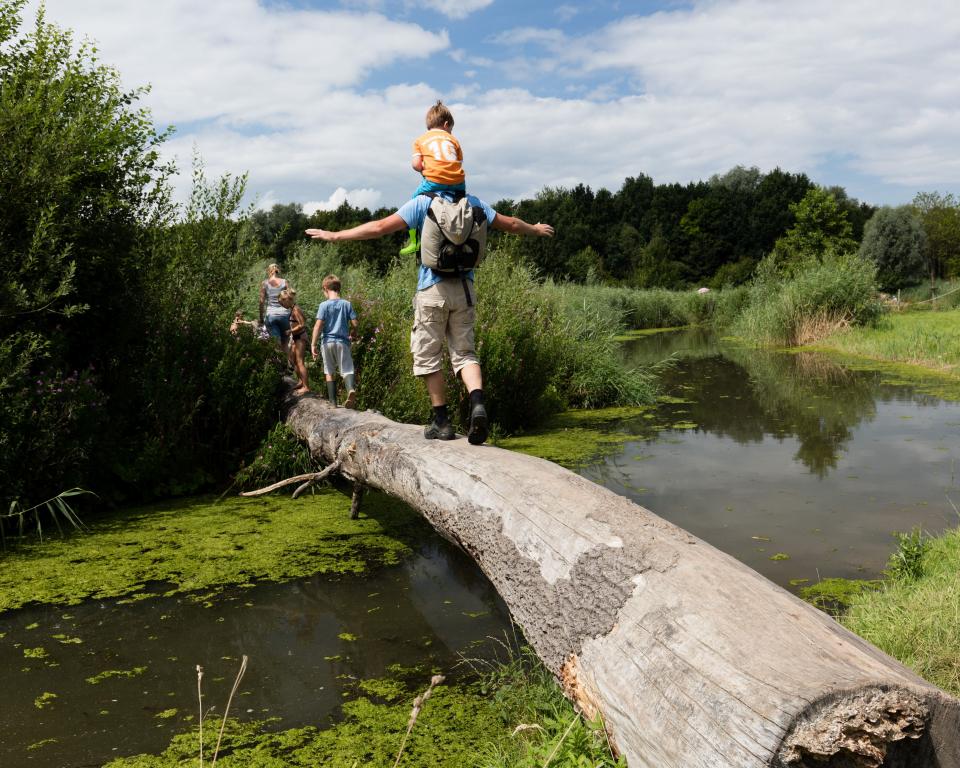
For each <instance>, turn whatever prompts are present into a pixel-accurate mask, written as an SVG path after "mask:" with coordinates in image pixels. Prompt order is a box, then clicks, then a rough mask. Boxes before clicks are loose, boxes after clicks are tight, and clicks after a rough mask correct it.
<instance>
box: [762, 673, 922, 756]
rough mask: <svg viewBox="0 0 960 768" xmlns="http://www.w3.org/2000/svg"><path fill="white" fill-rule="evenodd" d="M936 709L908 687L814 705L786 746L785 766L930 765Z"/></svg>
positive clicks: (850, 695) (859, 693) (867, 691)
mask: <svg viewBox="0 0 960 768" xmlns="http://www.w3.org/2000/svg"><path fill="white" fill-rule="evenodd" d="M929 720H930V708H929V706H928V705H927V703H926V702H925V701H924V700H923V699H922V698H921V697H920V696H918V695H916V694H915V693H912V692H910V691H907V690H903V689H890V690H883V689H879V688H868V689H864V690H860V691H855V692H852V693H848V694H844V695H841V696H839V697H835V698H831V699H830V700H828V701H827V702H822V703H818V704H816V705H814V706H813V707H812V708H811V709H810V710H808V711H807V713H806V714H805V715H804V716H803V717H801V718H800V719H799V720H798V722H797V724H796V725H795V726H794V728H793V729H792V730H791V732H790V734H789V735H788V736H787V738H786V739H784V742H783V745H782V746H781V748H780V753H779V761H778V764H779V765H781V766H784V767H785V768H813V766H816V767H817V768H881V766H883V767H885V768H886V767H889V766H900V765H926V764H927V763H926V762H924V761H923V756H924V755H925V754H926V753H927V752H928V750H929V748H930V747H929V739H928V738H925V737H926V736H928V723H929Z"/></svg>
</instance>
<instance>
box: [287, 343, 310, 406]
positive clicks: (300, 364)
mask: <svg viewBox="0 0 960 768" xmlns="http://www.w3.org/2000/svg"><path fill="white" fill-rule="evenodd" d="M290 346H292V347H294V352H293V354H294V360H295V364H296V365H295V367H296V369H297V378H298V379H300V386H299V387H297V389H296V390H294V394H296V395H302V394H304V393H305V392H309V391H310V385H309V383H308V379H307V365H306V363H305V362H304V357H305V356H306V352H307V342H306V340H304V339H301V340H300V341H298V342H296V343H292V342H291V345H290Z"/></svg>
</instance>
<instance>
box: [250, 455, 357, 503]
mask: <svg viewBox="0 0 960 768" xmlns="http://www.w3.org/2000/svg"><path fill="white" fill-rule="evenodd" d="M340 464H341V462H340V460H339V459H337V460H336V461H335V462H333V464H331V465H330V466H328V467H325V468H324V469H322V470H321V471H320V472H308V473H306V474H304V475H297V476H296V477H288V478H287V479H286V480H281V481H280V482H278V483H274V484H273V485H268V486H267V487H266V488H260V489H258V490H256V491H244V492H243V493H241V494H240V495H241V496H263V495H264V494H265V493H270V492H271V491H275V490H277V489H278V488H285V487H286V486H288V485H293V484H294V483H303V481H304V480H306V481H307V482H306V483H304V484H303V485H302V486H300V487H299V488H297V490H296V491H295V492H294V494H293V496H294V498H296V497H297V494H299V493H301V492H302V491H303V490H304V489H305V488H306V487H307V486H309V485H311V484H313V483H317V482H319V481H320V480H323V479H324V478H325V477H327V476H328V475H332V474H333V473H334V472H336V471H337V470H338V469H340Z"/></svg>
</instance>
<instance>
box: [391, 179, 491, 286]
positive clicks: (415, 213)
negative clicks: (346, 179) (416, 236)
mask: <svg viewBox="0 0 960 768" xmlns="http://www.w3.org/2000/svg"><path fill="white" fill-rule="evenodd" d="M444 197H446V198H447V199H448V200H452V199H453V195H444ZM467 200H469V201H470V205H472V206H480V208H482V209H483V213H484V215H485V216H486V217H487V224H488V225H489V224H493V219H494V217H495V216H496V215H497V212H496V211H495V210H493V208H491V207H490V206H489V205H488V204H487V203H485V202H483V200H481V199H480V198H479V197H475V196H474V195H467ZM430 203H431V199H430V198H429V197H427V196H426V195H419V196H418V197H415V198H413V199H412V200H408V201H407V202H405V203H404V204H403V205H401V206H400V208H399V209H398V210H397V215H398V216H399V217H400V218H401V219H403V220H404V222H406V225H407V229H416V230H417V232H418V233H420V232H421V231H422V230H423V221H424V219H426V218H427V211H429V210H430ZM465 277H466V278H467V279H468V280H473V270H470V271H469V272H467V274H466V275H465ZM443 278H444V275H443V273H441V272H434V271H433V270H432V269H430V268H429V267H425V266H423V264H421V265H420V273H419V274H418V275H417V290H418V291H422V290H423V289H424V288H429V287H430V286H431V285H436V284H437V283H439V282H440V281H441V280H443Z"/></svg>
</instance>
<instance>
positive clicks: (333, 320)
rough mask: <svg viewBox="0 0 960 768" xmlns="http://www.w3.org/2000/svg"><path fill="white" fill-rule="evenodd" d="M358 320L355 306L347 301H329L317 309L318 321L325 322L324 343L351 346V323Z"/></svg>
mask: <svg viewBox="0 0 960 768" xmlns="http://www.w3.org/2000/svg"><path fill="white" fill-rule="evenodd" d="M356 319H357V313H356V312H354V311H353V304H351V303H350V302H349V301H347V300H346V299H327V300H326V301H323V302H321V303H320V306H319V307H317V320H323V339H322V342H327V341H340V342H343V343H344V344H347V345H348V346H349V344H350V321H351V320H356Z"/></svg>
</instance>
